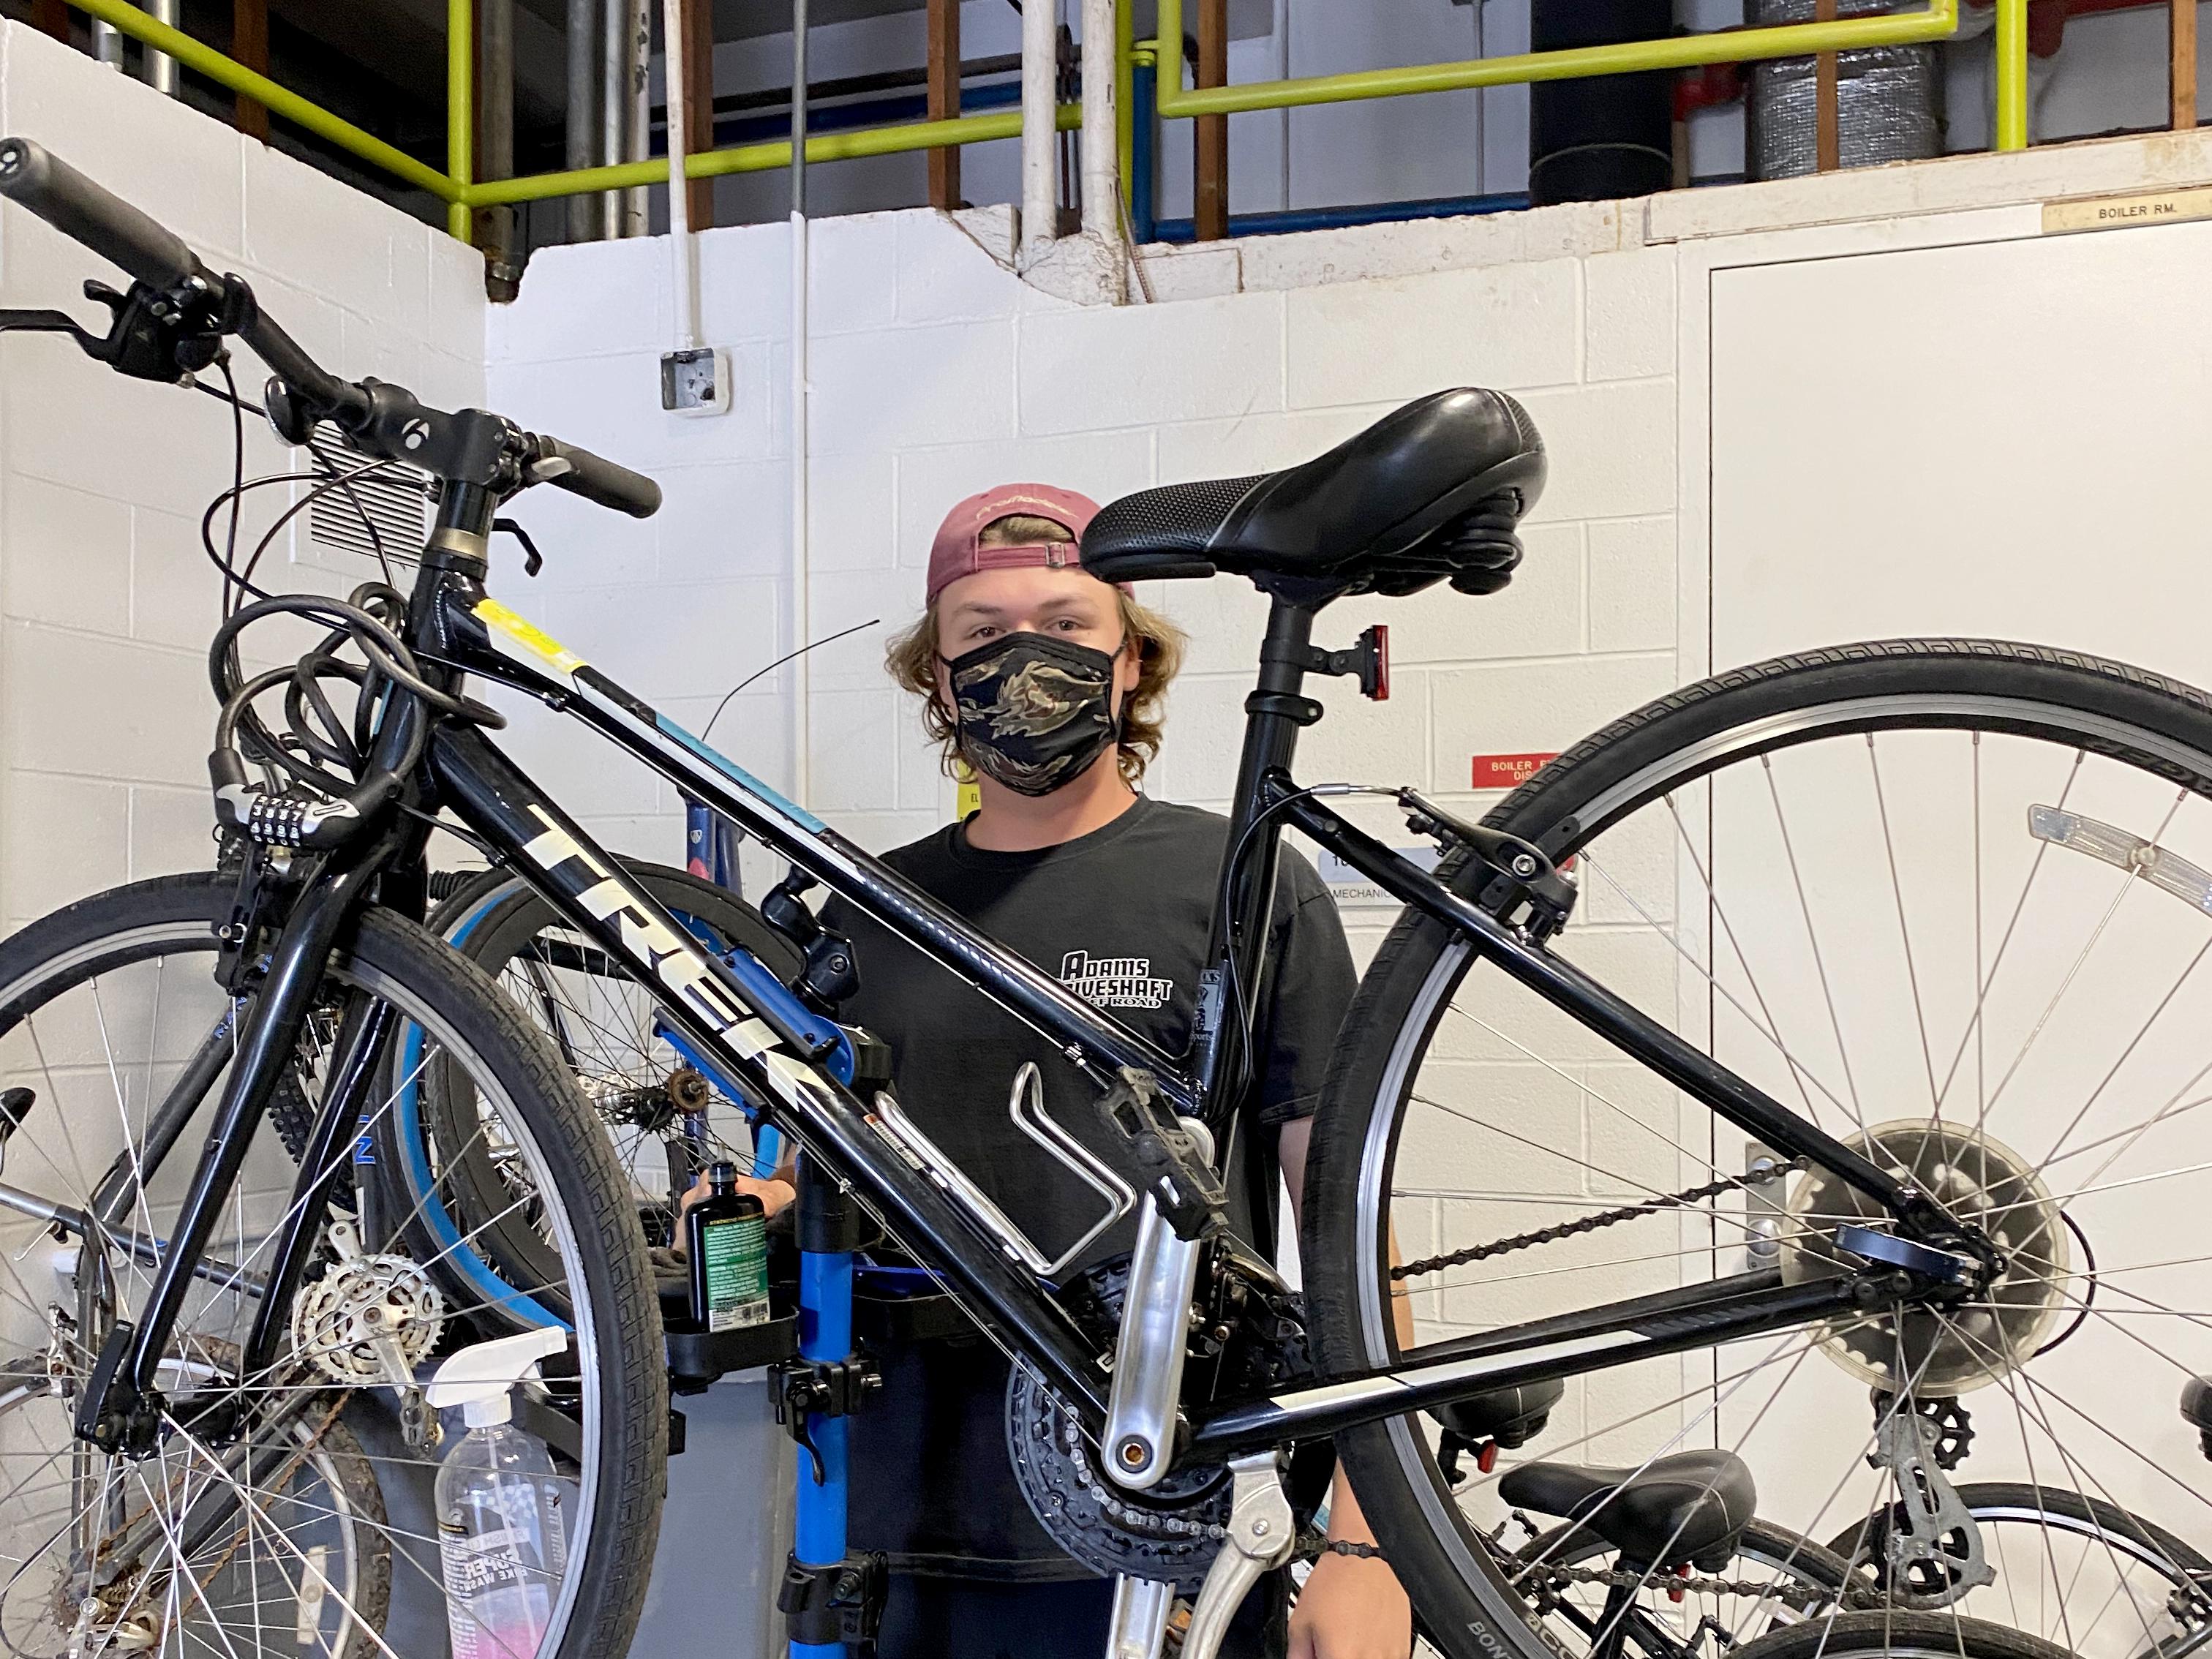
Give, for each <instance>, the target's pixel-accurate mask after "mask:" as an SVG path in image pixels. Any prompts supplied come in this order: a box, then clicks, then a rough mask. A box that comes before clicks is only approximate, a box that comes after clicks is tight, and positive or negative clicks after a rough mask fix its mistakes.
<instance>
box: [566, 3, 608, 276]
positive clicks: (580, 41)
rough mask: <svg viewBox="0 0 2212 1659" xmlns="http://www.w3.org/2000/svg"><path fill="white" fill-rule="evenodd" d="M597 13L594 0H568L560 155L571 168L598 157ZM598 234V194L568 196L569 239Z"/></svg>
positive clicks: (584, 237) (578, 166) (577, 239)
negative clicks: (564, 120)
mask: <svg viewBox="0 0 2212 1659" xmlns="http://www.w3.org/2000/svg"><path fill="white" fill-rule="evenodd" d="M598 21H599V5H598V3H597V0H568V144H567V152H566V154H565V155H564V156H563V157H562V159H563V160H564V161H566V162H567V164H568V168H569V170H570V171H572V172H573V171H574V170H576V169H578V168H580V167H590V166H591V165H592V163H593V162H595V161H597V160H598V159H599V156H598V154H597V150H598V143H599V27H598ZM598 234H599V198H598V197H595V196H571V197H568V240H570V241H572V242H588V241H590V240H592V238H594V237H595V236H597V235H598Z"/></svg>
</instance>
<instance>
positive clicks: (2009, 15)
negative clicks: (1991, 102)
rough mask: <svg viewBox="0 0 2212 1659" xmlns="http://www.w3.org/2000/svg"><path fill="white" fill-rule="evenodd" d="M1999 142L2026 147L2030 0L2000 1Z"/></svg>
mask: <svg viewBox="0 0 2212 1659" xmlns="http://www.w3.org/2000/svg"><path fill="white" fill-rule="evenodd" d="M1996 33H1997V143H1996V147H1997V148H1998V149H2027V0H1997V30H1996Z"/></svg>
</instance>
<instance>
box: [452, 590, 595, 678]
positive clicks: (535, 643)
mask: <svg viewBox="0 0 2212 1659" xmlns="http://www.w3.org/2000/svg"><path fill="white" fill-rule="evenodd" d="M473 609H474V610H475V611H476V614H477V619H478V620H479V621H481V622H482V623H483V625H484V626H485V627H486V628H489V629H491V630H492V632H494V633H495V634H503V635H506V636H507V638H508V639H509V640H511V641H513V643H514V644H516V645H518V646H520V647H521V648H522V649H523V651H524V652H526V653H528V654H529V655H531V656H532V657H535V658H537V659H538V661H540V662H542V663H544V665H546V666H547V667H548V668H550V669H551V670H553V671H554V672H556V673H557V674H573V673H574V672H575V671H577V670H578V669H579V668H581V667H582V666H583V665H584V659H583V658H581V657H580V656H578V655H577V654H576V653H574V652H573V651H571V650H570V649H569V648H568V647H567V646H565V645H563V644H562V643H561V641H558V640H556V639H555V638H554V637H553V636H552V635H550V634H549V633H547V632H546V631H545V630H544V629H542V628H540V627H539V626H538V624H537V623H534V622H532V621H531V620H530V619H529V618H528V617H519V616H517V615H516V614H515V613H514V612H513V611H509V610H508V609H507V607H506V606H505V605H501V603H500V602H499V601H498V600H497V599H478V600H477V602H476V605H474V607H473Z"/></svg>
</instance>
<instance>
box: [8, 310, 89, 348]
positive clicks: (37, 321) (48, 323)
mask: <svg viewBox="0 0 2212 1659" xmlns="http://www.w3.org/2000/svg"><path fill="white" fill-rule="evenodd" d="M9 331H15V332H19V333H25V334H67V335H70V337H73V338H74V339H75V340H76V343H78V344H79V345H81V346H82V347H83V348H84V349H86V350H87V351H91V350H93V349H94V348H95V347H97V346H98V345H99V344H100V336H98V335H97V334H91V333H88V332H87V331H85V330H84V328H83V327H82V325H79V323H78V322H77V320H76V318H74V317H72V316H70V314H69V313H67V312H66V311H23V310H14V309H6V308H0V334H4V333H7V332H9Z"/></svg>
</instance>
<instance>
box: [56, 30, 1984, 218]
mask: <svg viewBox="0 0 2212 1659" xmlns="http://www.w3.org/2000/svg"><path fill="white" fill-rule="evenodd" d="M69 3H70V4H71V5H73V6H75V7H76V9H78V10H80V11H82V12H85V13H87V14H88V15H90V16H92V17H93V18H94V19H96V20H98V21H100V22H103V23H106V24H107V25H109V26H110V27H113V28H114V29H116V30H117V31H118V32H119V33H124V34H127V35H131V36H132V37H133V38H135V39H137V40H140V41H141V42H143V43H144V45H145V46H148V47H149V48H151V49H152V50H154V51H156V52H165V53H167V54H168V55H169V56H170V57H172V58H175V59H176V60H177V62H178V63H179V64H182V65H184V66H185V68H187V69H190V70H193V71H195V72H196V73H197V74H200V75H203V76H206V77H207V78H208V79H209V80H210V81H213V82H216V84H217V85H219V86H222V87H223V88H228V90H230V91H232V92H235V93H240V94H244V95H245V96H246V97H248V98H251V99H253V100H256V101H258V102H259V103H261V104H263V105H264V106H267V108H268V109H269V111H270V113H271V114H274V115H276V116H280V117H282V118H283V119H285V120H287V121H289V122H291V123H292V124H293V125H295V126H298V127H300V128H301V129H303V130H304V131H307V132H310V133H313V134H314V135H315V136H316V137H319V138H322V139H324V140H325V141H326V142H328V143H331V144H334V145H336V146H337V148H338V149H343V150H345V151H347V152H348V153H349V154H351V155H355V156H357V157H359V158H360V159H361V160H362V161H366V162H368V163H369V164H370V165H371V166H374V167H379V168H380V169H382V170H383V171H385V172H386V173H390V174H391V175H392V177H394V178H396V179H400V180H402V181H404V183H407V184H410V185H414V186H415V187H416V188H417V189H419V190H423V191H428V192H429V193H430V194H431V195H432V196H434V197H437V198H438V199H439V200H440V201H441V202H444V203H445V204H447V229H448V230H450V231H451V232H452V233H453V235H455V236H456V237H459V238H460V239H461V240H469V237H470V234H471V213H472V211H473V210H475V209H477V208H480V207H491V206H495V205H499V204H511V203H520V202H533V201H543V200H547V199H550V198H552V197H563V196H574V195H582V194H586V193H595V192H598V191H610V190H626V189H630V188H632V187H635V186H637V185H659V184H665V183H666V182H667V179H668V162H667V160H666V159H665V157H662V158H656V159H653V160H649V161H628V162H622V163H617V164H616V165H612V166H608V167H580V168H575V169H572V170H568V171H565V172H560V173H534V174H532V175H530V176H528V177H525V178H520V179H485V180H482V181H478V180H477V179H476V178H475V177H474V176H473V175H474V155H475V149H476V144H475V132H476V112H475V105H474V91H475V88H474V58H475V47H476V40H475V3H474V0H447V57H446V75H447V106H446V107H447V125H446V170H445V171H444V172H442V173H441V172H440V171H439V170H438V169H437V168H435V167H430V166H428V165H427V164H425V163H424V162H422V161H417V160H416V159H415V158H414V157H413V156H411V155H407V154H406V153H405V152H404V151H402V150H400V149H396V148H395V147H394V146H392V145H391V144H389V143H386V142H385V141H384V140H382V139H380V138H379V137H375V136H374V134H373V133H369V132H366V131H363V130H362V129H361V128H360V127H357V126H356V125H354V124H353V123H351V122H349V121H347V120H345V119H343V118H341V117H339V116H337V115H333V114H332V113H331V112H329V111H328V110H325V109H324V108H322V107H321V106H319V105H316V104H313V103H310V102H309V101H308V100H306V99H304V98H302V97H301V96H300V95H299V94H296V93H294V92H290V91H288V90H287V89H286V88H283V87H281V86H279V85H277V84H276V82H274V81H271V80H270V78H269V77H268V76H265V75H261V74H258V73H257V72H256V71H254V70H250V69H248V68H246V66H245V65H244V64H240V63H238V62H236V61H235V60H234V59H232V58H227V57H225V56H224V55H223V54H222V53H221V52H216V50H215V49H214V48H213V47H211V46H205V45H204V44H203V43H201V42H200V41H197V40H193V39H192V38H191V36H190V35H187V34H185V33H183V32H181V31H180V30H178V29H175V28H172V27H169V26H168V25H167V24H165V23H162V22H160V21H156V20H155V18H154V17H153V16H152V15H150V14H149V13H148V12H145V11H143V10H141V9H139V8H138V7H137V6H136V5H133V4H131V0H69ZM1959 7H1960V0H1929V3H1928V5H1927V7H1926V9H1924V10H1920V11H1912V12H1905V13H1887V14H1882V15H1874V16H1861V17H1850V18H1842V19H1838V20H1837V21H1832V22H1814V23H1792V24H1784V25H1780V26H1777V27H1763V28H1744V29H1729V30H1723V31H1720V32H1717V33H1708V34H1686V35H1675V36H1672V37H1670V38H1668V39H1666V40H1649V41H1641V42H1636V43H1632V44H1629V45H1622V46H1582V47H1575V48H1571V49H1568V50H1565V51H1557V52H1522V53H1517V54H1515V55H1513V56H1510V57H1503V58H1474V59H1470V60H1468V61H1466V62H1462V63H1453V64H1414V65H1408V66H1406V67H1403V68H1398V69H1383V70H1361V71H1358V72H1356V73H1352V74H1346V75H1322V76H1307V77H1304V78H1301V79H1294V80H1286V81H1262V82H1241V83H1239V84H1237V85H1235V86H1218V87H1203V88H1186V87H1184V86H1183V84H1182V73H1181V67H1180V66H1181V63H1182V52H1181V51H1180V50H1176V51H1174V52H1161V51H1160V49H1159V47H1158V40H1168V41H1176V42H1180V41H1181V40H1182V13H1183V0H1159V32H1158V40H1145V41H1138V40H1132V39H1130V38H1129V37H1130V24H1129V17H1130V14H1131V10H1132V8H1131V7H1130V6H1128V5H1127V4H1121V5H1117V6H1116V8H1115V12H1116V16H1117V20H1118V24H1119V29H1118V36H1119V38H1118V39H1117V41H1116V59H1117V62H1118V64H1119V65H1120V76H1119V85H1118V87H1117V88H1116V90H1117V92H1118V94H1120V95H1119V96H1118V97H1117V99H1116V106H1117V127H1118V132H1117V137H1118V140H1119V147H1120V151H1121V168H1122V184H1123V190H1124V193H1125V194H1126V193H1127V190H1128V186H1129V183H1130V168H1131V165H1132V161H1131V158H1132V155H1133V151H1134V149H1135V144H1134V142H1133V141H1134V133H1133V125H1134V119H1135V106H1136V103H1137V100H1136V98H1135V97H1133V95H1131V94H1132V93H1133V89H1134V88H1133V82H1134V80H1135V77H1136V76H1137V75H1138V74H1139V72H1142V71H1144V70H1150V71H1151V73H1150V76H1149V78H1150V80H1151V81H1152V87H1151V88H1150V90H1151V92H1152V100H1151V101H1152V111H1153V112H1154V113H1155V114H1156V115H1157V116H1158V117H1159V118H1166V119H1185V118H1193V117H1197V116H1206V115H1225V114H1231V113H1235V112H1241V111H1247V110H1263V109H1287V108H1294V107H1298V106H1305V105H1312V104H1328V103H1345V102H1350V101H1353V100H1362V99H1369V98H1395V97H1403V96H1407V95H1409V94H1415V93H1423V92H1438V91H1444V90H1447V89H1451V88H1468V87H1497V86H1515V85H1522V84H1526V83H1528V82H1535V81H1553V80H1570V79H1576V78H1580V77H1584V76H1602V75H1632V74H1637V73H1639V72H1644V71H1649V70H1673V69H1686V68H1692V67H1695V66H1698V65H1702V64H1735V63H1747V62H1751V61H1753V60H1757V59H1761V58H1802V57H1807V56H1810V55H1812V54H1814V53H1819V52H1849V51H1852V50H1855V49H1859V48H1864V47H1869V46H1899V45H1905V44H1909V43H1912V42H1917V41H1926V40H1943V39H1946V38H1948V37H1949V36H1950V35H1952V34H1954V33H1956V32H1957V29H1958V26H1959ZM1163 62H1164V63H1165V64H1173V65H1175V66H1176V67H1175V68H1174V69H1173V70H1171V71H1170V70H1165V69H1164V68H1163V67H1162V64H1163ZM1081 119H1082V110H1081V106H1079V105H1077V104H1062V105H1060V106H1058V114H1057V118H1056V121H1055V125H1056V126H1057V127H1059V128H1060V130H1062V131H1068V130H1073V129H1074V128H1076V127H1078V126H1079V125H1080V124H1081ZM1021 127H1022V118H1021V113H1020V112H1019V111H1018V110H1006V111H1002V112H992V113H990V114H979V115H963V116H959V117H957V118H953V119H951V120H940V121H916V122H908V123H904V124H902V125H894V126H882V127H867V128H862V129H860V130H858V131H844V132H826V133H819V134H816V135H813V136H811V137H808V138H807V140H806V159H807V161H809V162H810V163H812V162H816V161H850V160H854V159H857V158H859V157H861V156H866V155H896V154H898V153H900V152H902V151H909V150H926V149H941V148H944V147H946V146H949V145H960V144H972V143H984V142H987V141H988V140H992V139H999V138H1012V137H1018V136H1019V134H1020V132H1021ZM1996 148H1997V149H2000V150H2017V149H2027V0H1996ZM790 165H791V145H790V143H789V142H788V141H787V140H786V141H782V142H778V143H753V144H738V145H734V146H732V147H729V148H726V149H708V150H702V151H700V152H698V153H696V154H695V155H687V156H685V157H684V176H685V177H686V178H690V179H713V178H717V177H720V175H722V174H724V173H765V172H772V171H775V170H777V169H780V168H783V167H788V166H790Z"/></svg>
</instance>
